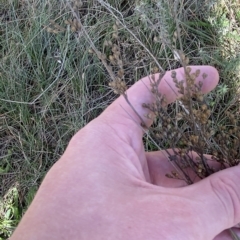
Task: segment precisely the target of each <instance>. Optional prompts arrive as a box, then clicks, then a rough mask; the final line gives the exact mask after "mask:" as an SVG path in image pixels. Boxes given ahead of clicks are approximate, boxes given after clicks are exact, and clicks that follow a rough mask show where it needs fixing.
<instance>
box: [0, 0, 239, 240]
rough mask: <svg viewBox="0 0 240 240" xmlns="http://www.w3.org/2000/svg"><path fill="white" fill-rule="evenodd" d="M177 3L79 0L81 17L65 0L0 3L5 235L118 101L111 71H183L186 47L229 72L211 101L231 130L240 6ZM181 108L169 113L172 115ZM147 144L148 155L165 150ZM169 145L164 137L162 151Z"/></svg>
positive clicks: (0, 224) (136, 74) (131, 76)
mask: <svg viewBox="0 0 240 240" xmlns="http://www.w3.org/2000/svg"><path fill="white" fill-rule="evenodd" d="M106 2H108V3H109V4H106ZM173 2H175V7H174V8H172V6H173V5H174V4H173ZM176 2H177V1H166V0H158V1H148V0H142V1H137V0H136V1H133V0H132V1H124V0H109V1H102V0H98V1H96V0H90V1H89V0H85V1H77V0H76V1H74V2H72V3H70V5H71V7H72V8H73V9H72V10H73V11H71V8H69V6H68V5H67V4H66V2H64V1H60V3H59V1H56V0H53V1H48V0H44V1H40V0H39V1H38V0H22V1H16V0H11V1H7V0H5V1H2V2H1V3H0V20H1V22H0V139H1V140H0V179H1V182H2V184H1V187H0V195H1V205H0V206H1V207H0V237H1V238H2V239H5V238H7V237H8V236H9V235H11V232H12V230H13V229H14V227H15V226H16V224H17V223H18V221H19V219H20V218H21V216H22V214H23V212H24V211H25V209H26V208H27V206H28V205H29V204H30V202H31V200H32V198H33V196H34V193H35V192H36V190H37V188H38V186H39V184H40V183H41V181H42V179H43V177H44V176H45V174H46V172H47V171H48V169H49V168H50V167H51V166H52V164H53V163H54V162H55V161H57V160H58V158H59V157H60V156H61V154H62V153H63V151H64V149H65V147H66V145H67V143H68V141H69V139H70V138H71V136H72V135H73V134H74V133H75V132H76V131H77V130H78V129H80V128H81V127H83V126H85V125H86V124H87V123H88V122H89V121H91V119H93V118H95V117H96V116H98V115H99V114H100V113H101V112H102V111H103V110H104V109H105V108H106V107H107V106H108V105H109V104H110V103H111V102H112V101H113V100H114V99H115V98H116V96H115V94H114V93H113V92H112V90H111V89H110V87H109V86H108V84H109V82H110V81H111V80H112V78H113V76H111V75H114V76H117V77H119V78H120V79H122V80H121V81H123V80H124V82H125V83H126V85H127V86H129V85H131V84H133V83H134V82H135V81H137V80H138V79H139V78H141V77H142V76H146V75H148V74H149V73H151V72H155V71H158V70H160V69H164V70H169V69H174V68H176V67H179V66H181V61H179V60H178V59H176V58H175V57H174V53H176V51H181V52H184V54H185V55H186V56H187V58H188V59H189V64H200V65H202V64H209V65H212V66H215V67H216V68H217V69H218V70H219V72H220V76H221V82H220V85H219V86H218V87H217V89H216V90H215V91H214V92H212V93H211V94H209V95H208V97H207V98H206V103H207V105H208V106H209V108H210V109H211V116H212V119H214V125H226V124H228V121H227V120H226V116H225V115H224V112H225V111H226V109H228V111H230V112H231V114H234V116H236V114H238V99H237V98H236V91H237V90H238V86H239V80H240V75H239V66H240V62H239V60H240V57H239V56H240V55H239V46H240V45H239V42H240V38H239V31H240V6H239V4H238V1H234V0H225V1H202V2H201V4H197V1H183V0H182V1H178V3H179V4H176ZM73 12H75V13H76V14H77V15H74V13H73ZM76 16H80V19H81V24H82V26H81V25H79V23H78V22H77V21H76V20H74V19H76ZM176 26H179V31H178V34H177V37H178V39H177V40H176V39H175V38H174V33H175V32H176V30H177V28H176ZM116 27H117V28H116ZM179 40H180V41H179ZM111 44H116V45H117V47H118V49H115V50H117V51H115V52H114V51H112V47H113V46H114V45H111ZM96 50H97V51H99V52H98V53H103V54H104V55H102V56H99V55H98V54H95V53H94V52H96ZM116 52H117V56H116V57H114V58H112V57H110V56H114V53H115V54H116ZM175 55H176V54H175ZM103 59H104V61H105V62H106V63H107V66H110V67H111V71H112V73H111V74H109V71H108V70H107V68H106V65H105V64H104V61H102V60H103ZM111 61H112V62H111ZM122 73H124V74H122ZM123 75H124V76H123ZM123 77H124V79H123ZM112 87H113V86H112ZM177 107H179V106H176V105H174V108H173V107H171V108H170V109H169V110H168V114H170V116H171V117H173V116H174V115H172V114H175V110H174V111H173V109H176V108H177ZM182 126H183V125H182ZM179 129H180V130H181V127H180V126H179ZM145 143H146V149H147V150H154V149H156V146H154V144H153V143H152V142H151V141H149V140H145ZM168 146H169V141H168V140H167V139H164V141H163V145H162V146H161V147H168ZM209 151H210V150H208V152H209ZM210 153H211V152H210Z"/></svg>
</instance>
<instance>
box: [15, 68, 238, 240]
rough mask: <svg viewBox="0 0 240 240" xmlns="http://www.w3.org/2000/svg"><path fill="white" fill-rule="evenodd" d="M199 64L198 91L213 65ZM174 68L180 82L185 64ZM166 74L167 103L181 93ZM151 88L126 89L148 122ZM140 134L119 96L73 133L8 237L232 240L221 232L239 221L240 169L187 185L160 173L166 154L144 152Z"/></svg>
mask: <svg viewBox="0 0 240 240" xmlns="http://www.w3.org/2000/svg"><path fill="white" fill-rule="evenodd" d="M196 69H200V70H201V72H202V73H206V74H207V78H206V79H204V80H203V79H202V77H199V78H198V79H197V80H198V81H200V80H201V81H203V92H204V93H207V92H209V91H211V90H212V89H214V88H215V86H216V85H217V83H218V80H219V75H218V72H217V71H216V69H214V68H212V67H208V66H193V67H192V70H193V71H194V70H196ZM176 72H177V76H178V78H179V79H180V78H181V76H183V69H182V68H180V69H177V70H176ZM170 76H171V73H170V72H167V73H166V75H165V76H164V78H163V79H162V81H161V83H160V86H159V91H160V92H161V93H163V94H165V95H166V97H167V102H168V103H170V102H173V101H175V100H176V98H177V97H178V96H177V95H176V91H174V90H176V89H175V87H174V84H173V82H172V79H171V77H170ZM149 86H150V84H149V78H148V77H146V78H143V79H141V80H140V81H138V82H137V83H136V84H135V85H133V86H132V87H131V88H130V89H129V90H128V91H127V94H128V96H129V100H130V102H131V103H132V105H133V106H134V108H135V109H136V110H137V111H138V113H139V114H140V115H141V117H142V118H143V119H144V120H145V122H146V124H147V125H148V126H150V125H151V123H152V122H151V121H150V120H149V119H147V118H146V117H145V116H146V114H147V113H148V110H147V109H144V108H142V103H151V102H153V101H154V98H153V95H152V94H151V92H150V91H149V90H148V88H149ZM142 136H143V130H142V128H141V127H140V120H139V117H138V116H136V114H135V113H134V112H133V111H132V109H131V108H130V107H129V105H128V104H127V103H126V101H125V100H124V98H123V97H119V98H118V99H117V100H116V101H115V102H114V103H112V104H111V105H110V106H109V107H108V108H107V109H106V110H105V111H104V112H103V113H102V114H101V115H100V116H99V117H98V118H96V119H95V120H93V121H92V122H90V123H89V124H88V125H87V126H86V127H84V128H83V129H81V130H80V131H79V132H78V133H76V134H75V135H74V136H73V138H72V139H71V141H70V143H69V145H68V147H67V149H66V151H65V153H64V154H63V156H62V157H61V159H60V160H59V161H58V162H57V163H56V164H55V165H54V166H53V167H52V168H51V169H50V171H49V172H48V174H47V176H46V177H45V179H44V181H43V183H42V185H41V187H40V189H39V191H38V192H37V194H36V197H35V199H34V201H33V203H32V204H31V206H30V207H29V209H28V211H27V212H26V214H25V215H24V217H23V219H22V221H21V222H20V224H19V226H18V228H17V229H16V231H15V232H14V234H13V236H12V238H11V239H12V240H17V239H18V240H20V239H24V240H28V239H31V240H33V239H51V240H53V239H81V240H85V239H86V240H89V239H91V240H95V239H96V240H101V239H104V240H108V239H109V240H112V239H116V240H118V239H124V240H126V239H138V240H146V239H149V240H155V239H184V240H187V239H191V240H192V239H196V240H200V239H203V240H207V239H209V240H210V239H211V240H212V239H217V240H223V239H231V238H230V235H229V234H228V231H224V230H225V229H228V228H231V227H233V226H235V225H236V224H238V223H239V222H240V184H239V182H240V168H239V167H238V166H237V167H233V168H231V169H227V170H223V171H220V172H218V173H215V174H213V175H211V176H210V177H208V178H206V179H204V180H202V181H199V182H197V183H195V184H193V185H190V186H186V184H185V183H184V182H182V181H179V180H173V179H169V178H166V177H165V173H169V172H170V171H171V170H172V165H171V164H170V163H169V162H168V159H167V157H166V154H165V152H164V151H162V152H160V151H159V152H150V153H149V152H148V153H146V152H145V151H144V147H143V143H142ZM236 232H237V233H239V231H238V229H236Z"/></svg>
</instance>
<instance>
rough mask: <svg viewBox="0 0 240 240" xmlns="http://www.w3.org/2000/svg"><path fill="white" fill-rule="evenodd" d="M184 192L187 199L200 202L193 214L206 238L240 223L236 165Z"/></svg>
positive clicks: (239, 171)
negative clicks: (201, 226) (201, 225)
mask: <svg viewBox="0 0 240 240" xmlns="http://www.w3.org/2000/svg"><path fill="white" fill-rule="evenodd" d="M186 190H187V192H188V193H187V194H190V195H189V196H187V197H189V198H190V199H193V201H194V200H196V202H198V203H199V204H198V205H194V206H198V209H194V212H197V213H196V215H197V216H196V217H197V218H198V219H199V220H200V222H201V224H203V227H204V228H203V231H204V232H205V233H206V234H207V236H209V239H213V238H214V237H215V236H216V235H218V234H219V233H220V232H222V231H223V230H225V229H228V228H231V227H233V226H235V225H236V224H238V223H239V222H240V167H239V166H237V167H233V168H230V169H226V170H222V171H220V172H218V173H215V174H213V175H211V176H210V177H208V178H206V179H204V180H202V181H200V182H198V183H196V184H194V185H191V186H189V187H186ZM196 202H195V203H196ZM195 208H196V207H195Z"/></svg>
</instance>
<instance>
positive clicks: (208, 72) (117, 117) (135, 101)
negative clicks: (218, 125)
mask: <svg viewBox="0 0 240 240" xmlns="http://www.w3.org/2000/svg"><path fill="white" fill-rule="evenodd" d="M191 69H192V72H195V71H196V70H200V72H201V74H200V75H199V76H198V77H197V78H196V83H198V82H199V81H201V82H202V83H203V86H202V93H208V92H210V91H211V90H213V89H214V88H215V87H216V85H217V84H218V81H219V74H218V72H217V70H216V69H215V68H214V67H211V66H191ZM171 72H172V71H167V72H166V73H165V75H164V76H163V78H162V80H161V82H160V84H159V89H158V90H159V92H160V93H161V95H165V97H166V102H167V104H169V103H172V102H174V101H175V100H176V99H177V98H178V97H179V95H180V94H179V93H178V89H177V88H176V86H175V83H174V82H173V79H172V77H171ZM175 72H176V74H177V78H178V79H179V80H185V77H184V68H178V69H176V70H175ZM202 74H205V76H206V77H203V75H202ZM158 77H159V74H155V79H158ZM150 89H151V81H150V77H149V76H147V77H144V78H142V79H141V80H139V81H138V82H136V83H135V84H134V85H133V86H132V87H130V88H129V89H128V90H127V96H128V100H129V102H130V103H131V105H132V107H133V108H134V109H135V111H136V112H137V113H138V115H139V116H140V117H141V118H142V119H143V121H144V123H145V125H146V126H147V127H149V126H151V124H152V120H150V119H149V118H147V117H146V116H147V115H148V114H149V113H150V110H149V109H146V108H143V107H142V104H143V103H153V102H154V101H155V97H154V95H153V94H152V92H151V91H150ZM138 115H137V114H136V113H135V112H134V111H133V109H132V108H131V106H130V105H129V104H128V103H127V102H126V99H124V97H123V96H120V97H119V98H118V99H117V100H116V101H115V102H113V103H112V104H111V105H110V106H109V107H108V108H107V109H106V111H104V113H103V114H102V115H101V117H103V118H105V119H107V120H110V121H111V123H113V124H118V126H119V127H118V128H117V129H116V131H121V133H124V134H126V135H128V136H129V137H130V138H132V137H138V138H141V137H142V135H143V130H142V129H141V127H140V125H141V119H140V118H139V116H138Z"/></svg>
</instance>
